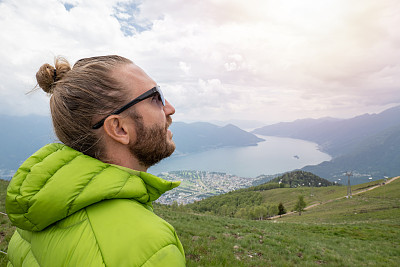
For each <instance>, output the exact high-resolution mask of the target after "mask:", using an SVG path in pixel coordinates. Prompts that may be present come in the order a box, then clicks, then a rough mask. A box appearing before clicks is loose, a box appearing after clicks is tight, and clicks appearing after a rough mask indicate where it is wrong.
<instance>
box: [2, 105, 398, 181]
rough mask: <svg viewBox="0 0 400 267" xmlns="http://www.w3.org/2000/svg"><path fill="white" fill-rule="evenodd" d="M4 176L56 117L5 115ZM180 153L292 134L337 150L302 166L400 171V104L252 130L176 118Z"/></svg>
mask: <svg viewBox="0 0 400 267" xmlns="http://www.w3.org/2000/svg"><path fill="white" fill-rule="evenodd" d="M0 123H1V125H2V129H1V130H0V178H2V177H3V178H10V175H11V174H12V173H13V172H14V171H15V170H16V169H17V168H18V166H19V165H20V164H21V163H22V162H23V161H24V160H25V159H26V158H27V157H29V156H30V155H31V154H32V153H34V152H35V151H36V150H38V149H39V148H40V147H42V146H43V145H45V144H47V143H50V142H55V141H56V140H57V139H56V138H55V137H54V134H53V131H52V126H51V120H50V118H49V117H41V116H33V115H32V116H25V117H17V116H6V115H1V116H0ZM171 130H172V132H173V134H174V141H175V143H176V146H177V149H176V152H175V153H177V154H189V153H195V152H200V151H206V150H210V149H216V148H221V147H239V146H252V145H256V144H257V143H258V142H261V141H263V139H261V138H259V137H257V136H256V135H255V134H260V135H267V136H281V137H290V138H297V139H303V140H309V141H312V142H315V143H317V144H318V145H319V146H320V149H321V150H322V151H325V152H327V153H329V154H330V155H332V156H333V159H332V160H331V161H329V162H323V163H321V164H319V165H316V166H306V167H304V168H303V169H302V170H304V171H309V172H312V173H314V174H316V175H318V176H320V177H323V178H326V179H328V180H330V181H334V180H336V179H337V177H343V172H345V171H353V174H354V176H363V177H368V176H370V175H372V176H374V177H378V178H379V177H383V176H395V175H399V174H400V106H397V107H394V108H391V109H388V110H386V111H384V112H381V113H379V114H364V115H361V116H357V117H354V118H351V119H334V118H321V119H304V120H297V121H294V122H282V123H278V124H273V125H269V126H265V127H262V128H258V129H256V130H254V131H252V132H251V133H249V132H246V131H244V130H242V129H240V128H238V127H237V126H235V125H233V124H228V125H226V126H217V125H214V124H211V123H206V122H196V123H184V122H174V123H173V124H172V125H171Z"/></svg>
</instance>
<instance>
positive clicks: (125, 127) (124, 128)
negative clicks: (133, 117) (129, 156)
mask: <svg viewBox="0 0 400 267" xmlns="http://www.w3.org/2000/svg"><path fill="white" fill-rule="evenodd" d="M129 126H130V125H129V123H128V120H127V118H122V117H121V116H119V115H111V116H109V117H108V118H107V119H106V120H105V121H104V125H103V127H104V131H105V132H106V134H107V135H108V136H109V137H110V138H111V139H113V140H114V141H116V142H118V143H121V144H123V145H127V144H129V142H130V140H131V139H132V138H136V134H135V132H134V131H133V128H132V127H129ZM133 135H134V136H133Z"/></svg>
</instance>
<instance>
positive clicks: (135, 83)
mask: <svg viewBox="0 0 400 267" xmlns="http://www.w3.org/2000/svg"><path fill="white" fill-rule="evenodd" d="M112 76H113V77H114V78H115V79H116V80H117V81H119V82H120V83H121V85H122V86H123V87H124V88H125V89H126V90H127V92H129V93H130V94H132V97H136V96H139V95H140V94H142V93H144V92H146V91H147V90H149V89H151V88H153V87H154V86H155V85H156V82H155V81H154V80H153V79H152V78H150V77H149V76H148V75H147V74H146V72H144V70H142V69H141V68H140V67H138V66H137V65H135V64H133V63H132V64H124V65H121V66H119V67H117V68H116V69H115V70H114V71H113V73H112Z"/></svg>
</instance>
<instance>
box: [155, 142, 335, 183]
mask: <svg viewBox="0 0 400 267" xmlns="http://www.w3.org/2000/svg"><path fill="white" fill-rule="evenodd" d="M257 136H258V137H260V138H263V139H265V141H263V142H260V143H258V145H257V146H247V147H229V148H220V149H215V150H209V151H205V152H200V153H193V154H189V155H185V156H175V155H172V156H171V157H169V158H167V159H164V160H163V161H161V162H160V163H159V164H157V165H155V166H153V167H151V168H150V169H149V170H148V172H150V173H152V174H155V175H157V174H159V173H161V172H167V171H178V170H199V171H215V172H225V173H229V174H235V175H238V176H241V177H252V178H255V177H257V176H259V175H261V174H266V175H268V174H278V173H283V172H287V171H291V170H295V169H300V168H302V167H304V166H306V165H317V164H319V163H321V162H323V161H329V160H331V156H330V155H328V154H326V153H323V152H321V151H320V150H319V149H318V145H317V144H316V143H312V142H309V141H304V140H299V139H292V138H283V137H276V136H263V135H257Z"/></svg>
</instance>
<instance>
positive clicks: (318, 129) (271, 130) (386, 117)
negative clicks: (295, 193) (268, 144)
mask: <svg viewBox="0 0 400 267" xmlns="http://www.w3.org/2000/svg"><path fill="white" fill-rule="evenodd" d="M396 125H400V106H397V107H393V108H390V109H387V110H385V111H383V112H381V113H379V114H364V115H361V116H357V117H354V118H351V119H333V118H322V119H304V120H297V121H294V122H285V123H278V124H273V125H269V126H265V127H262V128H258V129H255V130H254V131H252V133H255V134H261V135H271V136H282V137H290V138H297V139H303V140H309V141H312V142H315V143H317V144H319V145H320V147H321V149H322V150H323V151H326V152H327V153H329V154H330V155H332V156H334V157H336V156H339V155H343V154H346V153H348V152H350V151H351V150H352V149H353V148H354V147H355V146H356V145H357V144H358V143H359V142H360V141H362V140H363V139H365V138H368V137H371V136H373V135H376V134H378V133H379V132H381V131H384V130H386V129H388V128H391V127H394V126H396Z"/></svg>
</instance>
